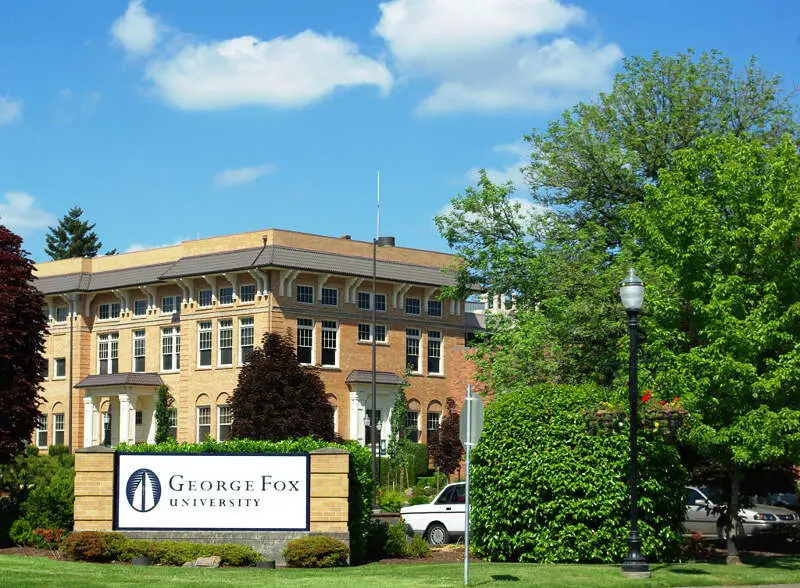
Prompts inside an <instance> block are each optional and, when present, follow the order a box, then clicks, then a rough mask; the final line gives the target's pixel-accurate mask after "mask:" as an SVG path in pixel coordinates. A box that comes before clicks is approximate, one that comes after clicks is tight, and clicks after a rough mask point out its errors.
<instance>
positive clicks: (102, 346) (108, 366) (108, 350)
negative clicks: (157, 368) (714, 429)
mask: <svg viewBox="0 0 800 588" xmlns="http://www.w3.org/2000/svg"><path fill="white" fill-rule="evenodd" d="M118 372H119V333H102V334H100V335H98V336H97V373H98V374H116V373H118Z"/></svg>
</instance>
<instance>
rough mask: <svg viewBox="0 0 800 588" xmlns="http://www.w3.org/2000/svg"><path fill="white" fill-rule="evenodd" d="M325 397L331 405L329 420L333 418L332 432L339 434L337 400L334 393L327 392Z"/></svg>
mask: <svg viewBox="0 0 800 588" xmlns="http://www.w3.org/2000/svg"><path fill="white" fill-rule="evenodd" d="M325 398H327V400H328V404H330V406H331V420H333V434H334V435H338V434H339V400H338V399H337V398H336V395H335V394H328V395H327V396H326V397H325Z"/></svg>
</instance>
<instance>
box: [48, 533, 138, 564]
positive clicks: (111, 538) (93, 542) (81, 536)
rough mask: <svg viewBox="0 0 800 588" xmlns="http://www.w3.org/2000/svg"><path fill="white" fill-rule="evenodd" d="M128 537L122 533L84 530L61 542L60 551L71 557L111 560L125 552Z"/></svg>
mask: <svg viewBox="0 0 800 588" xmlns="http://www.w3.org/2000/svg"><path fill="white" fill-rule="evenodd" d="M127 541H128V539H127V538H126V537H125V535H122V534H121V533H101V532H99V531H82V532H80V533H72V534H71V535H70V536H69V537H67V538H66V539H64V541H62V542H61V547H60V551H61V553H63V554H64V555H65V556H66V557H68V558H69V559H74V560H78V561H94V562H109V561H114V560H115V559H119V554H120V553H124V551H125V544H126V543H127Z"/></svg>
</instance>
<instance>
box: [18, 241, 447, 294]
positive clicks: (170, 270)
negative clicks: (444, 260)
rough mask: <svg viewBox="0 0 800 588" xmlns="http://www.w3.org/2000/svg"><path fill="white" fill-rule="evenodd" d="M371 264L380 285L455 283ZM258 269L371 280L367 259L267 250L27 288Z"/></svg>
mask: <svg viewBox="0 0 800 588" xmlns="http://www.w3.org/2000/svg"><path fill="white" fill-rule="evenodd" d="M375 265H376V268H375V273H376V276H377V278H378V279H380V280H390V281H394V282H407V283H412V284H423V285H430V286H453V285H455V283H456V280H455V275H454V274H453V272H451V271H449V270H444V269H440V268H438V267H431V266H427V265H417V264H413V263H401V262H397V261H381V260H379V261H378V262H377V263H376V264H375ZM264 267H276V268H287V269H289V268H291V269H300V270H305V271H313V272H326V273H331V274H339V275H346V276H358V277H371V276H372V258H371V257H359V256H355V255H342V254H339V253H328V252H326V251H312V250H309V249H295V248H293V247H281V246H278V245H271V246H268V247H255V248H250V249H238V250H236V251H225V252H222V253H209V254H206V255H194V256H191V257H182V258H180V259H178V260H177V261H175V262H169V263H159V264H153V265H145V266H139V267H133V268H127V269H120V270H113V271H108V272H98V273H94V274H86V273H73V274H65V275H61V276H47V277H44V278H36V279H35V280H34V281H33V283H34V285H35V286H36V287H37V288H38V289H39V291H40V292H42V293H43V294H59V293H63V292H76V291H81V292H99V291H102V290H111V289H113V288H126V287H131V286H142V285H145V284H154V283H156V282H159V281H163V280H170V279H174V278H183V277H189V276H200V275H203V274H218V273H223V272H232V271H241V270H245V269H250V268H264Z"/></svg>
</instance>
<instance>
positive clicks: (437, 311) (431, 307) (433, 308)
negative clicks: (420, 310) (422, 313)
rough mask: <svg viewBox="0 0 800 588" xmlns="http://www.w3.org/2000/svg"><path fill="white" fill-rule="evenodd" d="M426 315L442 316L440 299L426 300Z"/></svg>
mask: <svg viewBox="0 0 800 588" xmlns="http://www.w3.org/2000/svg"><path fill="white" fill-rule="evenodd" d="M428 316H439V317H440V316H442V301H441V300H428Z"/></svg>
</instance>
